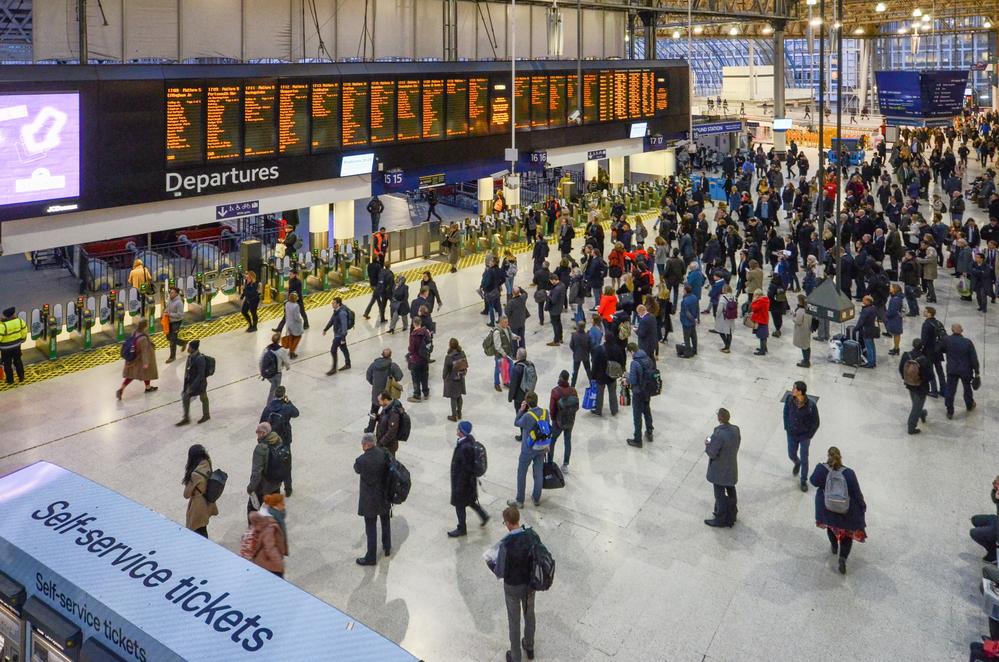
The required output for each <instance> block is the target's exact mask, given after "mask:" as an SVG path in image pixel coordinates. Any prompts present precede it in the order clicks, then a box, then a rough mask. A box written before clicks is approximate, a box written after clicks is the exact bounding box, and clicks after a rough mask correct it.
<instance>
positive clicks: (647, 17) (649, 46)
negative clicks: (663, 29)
mask: <svg viewBox="0 0 999 662" xmlns="http://www.w3.org/2000/svg"><path fill="white" fill-rule="evenodd" d="M657 16H658V15H657V14H656V13H655V12H650V11H640V12H638V18H639V19H641V21H642V28H643V30H642V32H643V34H644V37H645V59H646V60H655V59H656V17H657Z"/></svg>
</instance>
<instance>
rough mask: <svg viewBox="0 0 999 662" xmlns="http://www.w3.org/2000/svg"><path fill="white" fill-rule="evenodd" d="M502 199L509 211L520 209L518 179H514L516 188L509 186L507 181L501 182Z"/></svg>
mask: <svg viewBox="0 0 999 662" xmlns="http://www.w3.org/2000/svg"><path fill="white" fill-rule="evenodd" d="M503 198H504V199H505V200H506V206H507V207H508V208H509V209H516V208H518V207H520V177H517V178H516V187H515V188H514V187H511V186H509V180H508V179H504V180H503Z"/></svg>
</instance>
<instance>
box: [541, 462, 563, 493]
mask: <svg viewBox="0 0 999 662" xmlns="http://www.w3.org/2000/svg"><path fill="white" fill-rule="evenodd" d="M541 472H542V476H543V480H542V487H543V488H544V489H546V490H559V489H562V488H563V487H565V476H564V475H562V469H560V468H559V466H558V465H557V464H555V463H554V462H553V461H551V460H549V461H547V462H545V463H544V465H543V466H542V467H541Z"/></svg>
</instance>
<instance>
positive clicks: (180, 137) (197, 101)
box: [166, 86, 203, 164]
mask: <svg viewBox="0 0 999 662" xmlns="http://www.w3.org/2000/svg"><path fill="white" fill-rule="evenodd" d="M202 92H203V88H202V87H201V86H186V87H168V88H167V91H166V99H167V103H166V150H167V156H166V160H167V161H170V162H173V163H178V164H179V163H192V162H197V161H200V160H201V146H202V138H201V135H202V124H201V103H202V102H201V98H202Z"/></svg>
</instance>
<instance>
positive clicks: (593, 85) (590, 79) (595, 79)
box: [583, 74, 600, 124]
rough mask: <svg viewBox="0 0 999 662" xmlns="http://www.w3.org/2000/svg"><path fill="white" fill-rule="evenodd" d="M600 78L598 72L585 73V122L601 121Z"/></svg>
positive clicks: (594, 122)
mask: <svg viewBox="0 0 999 662" xmlns="http://www.w3.org/2000/svg"><path fill="white" fill-rule="evenodd" d="M599 96H600V78H599V76H598V75H597V74H583V123H584V124H596V123H597V122H599V121H600V107H599V106H600V104H599V101H598V99H599Z"/></svg>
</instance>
